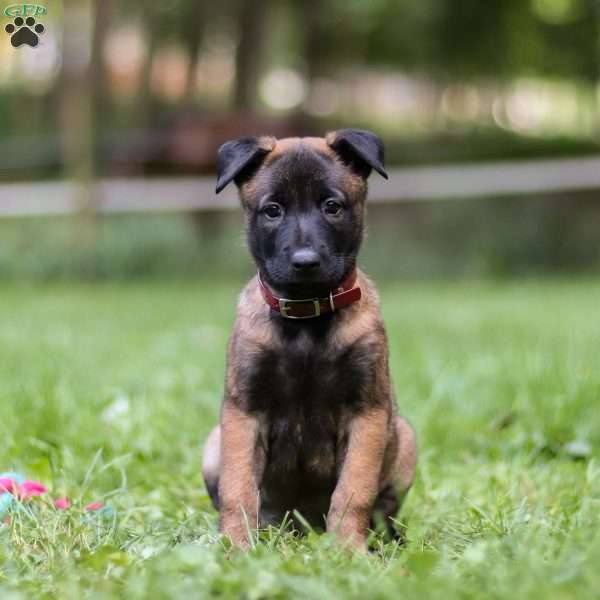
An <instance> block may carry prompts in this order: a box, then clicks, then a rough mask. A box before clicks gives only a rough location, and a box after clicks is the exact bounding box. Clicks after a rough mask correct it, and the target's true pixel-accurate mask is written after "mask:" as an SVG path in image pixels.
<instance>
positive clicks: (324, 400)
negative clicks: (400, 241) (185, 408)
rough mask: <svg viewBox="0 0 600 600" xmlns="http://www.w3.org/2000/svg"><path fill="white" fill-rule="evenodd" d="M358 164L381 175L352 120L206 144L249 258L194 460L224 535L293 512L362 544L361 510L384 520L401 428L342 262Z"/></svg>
mask: <svg viewBox="0 0 600 600" xmlns="http://www.w3.org/2000/svg"><path fill="white" fill-rule="evenodd" d="M372 170H375V171H377V172H378V173H379V174H380V175H382V176H383V177H385V178H387V174H386V172H385V169H384V148H383V144H382V142H381V140H380V139H379V138H378V137H377V136H376V135H375V134H373V133H371V132H368V131H361V130H356V129H345V130H342V131H337V132H334V133H330V134H328V135H327V137H325V138H287V139H281V140H277V139H275V138H272V137H256V138H243V139H239V140H235V141H230V142H227V143H225V144H224V145H223V146H221V148H220V150H219V156H218V181H217V193H218V192H220V191H221V190H222V189H223V188H224V187H225V186H226V185H227V184H228V183H230V182H231V181H234V182H235V183H236V184H237V186H238V188H239V191H240V198H241V202H242V206H243V209H244V214H245V222H246V233H247V240H248V246H249V248H250V252H251V253H252V256H253V258H254V261H255V262H256V266H257V269H258V273H257V275H256V276H255V277H254V278H253V279H252V280H251V281H250V283H249V284H248V285H247V286H246V288H245V289H244V291H243V292H242V294H241V297H240V300H239V304H238V308H237V316H236V321H235V325H234V328H233V334H232V336H231V339H230V342H229V350H228V361H227V374H226V380H225V394H224V400H223V406H222V411H221V419H220V425H219V426H217V427H216V428H215V429H213V431H212V432H211V434H210V436H209V438H208V440H207V442H206V445H205V449H204V459H203V475H204V481H205V483H206V487H207V490H208V493H209V495H210V497H211V499H212V502H213V504H214V506H215V507H216V508H217V509H218V510H219V512H220V530H221V532H222V533H223V534H225V535H227V536H229V537H230V538H231V540H232V542H233V543H234V544H236V545H238V546H241V547H247V546H248V544H249V535H250V532H251V529H252V528H254V527H257V526H264V525H267V524H271V523H272V524H277V523H279V522H281V520H282V519H283V518H284V517H285V516H286V514H287V515H292V514H293V511H298V512H299V513H300V514H301V515H302V516H303V517H304V519H306V520H307V521H308V522H309V523H311V524H313V525H316V526H322V525H325V527H326V530H327V531H328V532H332V533H334V534H335V535H336V536H338V537H339V539H341V540H342V541H343V542H344V543H347V544H349V545H351V546H353V547H356V548H360V549H365V548H366V541H367V535H368V529H369V527H370V526H372V524H373V522H374V518H375V517H377V515H380V517H381V518H383V519H384V520H385V522H386V523H387V524H388V526H391V520H390V519H391V518H392V517H394V516H395V515H396V513H397V511H398V509H399V507H400V505H401V502H402V500H403V498H404V496H405V495H406V493H407V491H408V490H409V488H410V486H411V484H412V481H413V478H414V475H415V468H416V460H417V450H416V442H415V435H414V432H413V430H412V428H411V427H410V425H409V424H408V423H407V421H406V420H405V419H403V418H402V417H401V416H399V415H398V414H397V409H396V400H395V396H394V391H393V388H392V383H391V381H390V374H389V368H388V346H387V340H386V333H385V329H384V325H383V321H382V317H381V314H380V310H379V298H378V295H377V291H376V290H375V287H374V285H373V283H371V281H369V279H367V277H365V275H364V274H363V273H362V272H361V271H359V270H357V267H356V258H357V254H358V251H359V248H360V245H361V241H362V237H363V220H364V211H365V200H366V194H367V178H368V177H369V175H370V173H371V171H372Z"/></svg>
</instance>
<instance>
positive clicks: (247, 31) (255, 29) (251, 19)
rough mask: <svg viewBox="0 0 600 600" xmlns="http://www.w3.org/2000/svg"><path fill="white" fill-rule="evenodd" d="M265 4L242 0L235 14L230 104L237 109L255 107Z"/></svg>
mask: <svg viewBox="0 0 600 600" xmlns="http://www.w3.org/2000/svg"><path fill="white" fill-rule="evenodd" d="M267 7H268V0H242V2H241V6H240V10H239V13H238V39H239V42H238V46H237V49H236V53H235V67H236V69H235V73H236V78H235V88H234V94H233V106H234V108H235V109H236V110H239V111H253V110H254V109H255V108H256V104H257V100H258V82H259V78H260V71H261V67H262V50H263V48H264V43H263V42H264V37H265V36H264V33H265V31H264V30H265V20H266V16H267Z"/></svg>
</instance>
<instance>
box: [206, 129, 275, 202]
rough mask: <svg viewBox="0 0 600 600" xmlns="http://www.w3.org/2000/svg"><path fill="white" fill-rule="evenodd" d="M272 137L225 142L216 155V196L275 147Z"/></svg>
mask: <svg viewBox="0 0 600 600" xmlns="http://www.w3.org/2000/svg"><path fill="white" fill-rule="evenodd" d="M275 143H276V140H275V138H272V137H268V136H265V137H246V138H240V139H239V140H231V141H229V142H225V143H224V144H223V145H222V146H221V147H220V148H219V153H218V155H217V171H218V173H217V188H216V193H217V194H218V193H219V192H220V191H221V190H222V189H223V188H224V187H225V186H226V185H227V184H228V183H229V182H231V181H232V180H234V179H235V180H236V182H237V181H239V180H240V178H241V176H242V175H243V174H244V172H246V171H248V170H249V169H250V168H251V167H253V166H256V165H257V164H258V162H259V161H260V160H261V159H262V158H263V157H264V156H265V155H266V154H268V153H269V152H271V150H273V148H274V147H275Z"/></svg>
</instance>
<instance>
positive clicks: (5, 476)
mask: <svg viewBox="0 0 600 600" xmlns="http://www.w3.org/2000/svg"><path fill="white" fill-rule="evenodd" d="M47 492H48V488H47V487H46V486H45V485H43V484H41V483H40V482H39V481H32V480H29V479H26V478H25V476H24V475H21V473H14V472H8V473H0V519H4V518H5V517H6V515H7V514H8V512H9V510H10V509H11V508H14V507H17V506H20V504H19V502H21V503H23V502H27V501H29V500H30V499H31V498H35V497H37V496H43V495H44V494H46V493H47ZM54 507H55V508H56V509H57V510H68V509H69V508H71V500H70V499H69V498H68V497H66V496H65V497H64V498H58V499H57V500H55V501H54ZM84 510H85V511H86V512H96V513H98V514H101V515H102V516H106V517H112V516H113V515H114V509H113V508H112V507H111V506H105V505H104V504H103V503H102V502H90V503H89V504H86V505H85V507H84Z"/></svg>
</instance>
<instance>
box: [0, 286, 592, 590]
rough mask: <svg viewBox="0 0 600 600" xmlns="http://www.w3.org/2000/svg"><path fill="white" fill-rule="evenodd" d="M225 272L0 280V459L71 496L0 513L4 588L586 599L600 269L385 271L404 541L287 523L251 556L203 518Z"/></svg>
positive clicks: (230, 297) (218, 382)
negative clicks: (416, 277)
mask: <svg viewBox="0 0 600 600" xmlns="http://www.w3.org/2000/svg"><path fill="white" fill-rule="evenodd" d="M238 287H239V286H238V285H233V284H227V283H219V284H217V285H210V286H209V285H203V284H200V283H195V284H192V283H169V284H164V283H163V284H161V283H143V284H142V283H140V284H134V285H131V284H130V285H125V284H121V285H117V284H111V285H108V284H105V285H82V284H60V285H48V286H39V285H38V286H31V287H30V286H25V285H20V286H19V285H4V286H3V287H1V288H0V308H1V310H0V406H1V407H2V413H1V418H0V439H1V440H2V444H1V445H0V471H1V470H8V469H17V470H19V471H22V472H24V473H25V474H26V475H27V476H28V477H30V478H36V479H39V480H41V481H43V482H44V483H46V484H47V485H48V486H49V487H50V493H49V494H48V497H49V498H57V497H59V496H64V495H69V496H70V497H71V498H72V500H73V504H74V506H73V508H72V509H71V510H70V511H64V512H59V511H56V510H55V509H54V508H53V507H52V504H51V502H50V500H49V498H48V499H42V500H38V501H36V502H35V503H34V505H33V506H32V507H30V508H27V507H25V508H23V509H21V510H17V511H16V512H15V513H14V514H13V515H12V519H11V522H10V523H9V524H0V597H2V598H3V599H4V598H6V599H11V600H14V599H21V598H22V599H26V598H42V599H44V598H60V599H61V600H62V599H67V600H68V599H71V598H72V599H80V598H116V597H124V598H128V599H129V598H131V599H136V598H167V597H174V598H185V597H206V596H212V595H214V596H220V597H224V598H237V597H243V598H250V599H252V598H287V597H294V598H310V599H314V598H327V599H329V598H397V597H402V598H444V599H452V598H477V599H479V598H507V599H509V598H510V599H514V598H528V599H530V598H533V599H536V598H540V599H544V600H548V599H549V598H552V599H554V598H578V599H581V598H593V597H597V596H598V589H600V570H599V569H598V564H600V535H599V527H598V526H599V525H600V518H599V517H600V460H599V458H600V451H599V449H600V426H599V425H600V423H599V420H600V415H599V413H598V401H599V399H600V398H599V396H600V370H599V369H598V343H599V340H600V316H599V313H598V298H599V297H600V284H598V283H596V282H592V281H554V282H538V283H535V282H530V283H523V282H520V283H511V284H508V283H507V284H493V283H481V284H474V283H456V284H410V285H398V286H391V285H387V286H382V298H383V304H384V312H385V316H386V321H387V325H388V330H389V335H390V344H391V368H392V371H393V376H394V380H395V385H396V388H397V391H398V397H399V402H400V405H401V410H402V412H403V413H404V414H406V415H407V416H408V417H409V418H410V419H411V421H412V422H413V423H414V425H415V426H416V429H417V431H418V434H419V439H420V447H421V457H420V465H419V472H418V478H417V481H416V484H415V487H414V489H413V491H412V492H411V495H410V496H409V499H408V501H407V503H406V505H405V510H404V512H403V514H402V520H403V522H405V523H406V524H407V526H408V544H407V546H406V547H405V548H398V547H396V546H394V545H393V544H386V543H385V542H384V541H383V540H380V539H375V540H374V543H375V545H376V546H377V551H376V552H374V553H372V554H371V555H370V556H351V555H349V554H347V553H345V552H344V551H342V550H340V549H339V548H337V547H336V546H335V545H333V544H332V543H331V541H330V540H329V539H327V537H326V536H320V537H319V536H317V535H312V534H311V535H309V536H308V537H305V538H301V539H298V538H296V537H294V536H293V535H292V534H291V533H289V532H288V531H286V529H285V527H282V528H281V529H279V530H273V529H272V530H270V531H267V532H264V533H262V534H261V537H260V540H259V541H258V543H257V544H256V547H255V548H254V549H253V550H252V551H251V552H249V553H248V554H240V553H236V552H230V551H229V549H228V546H227V543H226V542H225V541H223V540H221V539H220V538H219V536H218V534H217V530H216V515H215V513H214V511H213V510H212V509H211V508H210V504H209V501H208V498H207V495H206V492H205V490H204V488H203V485H202V482H201V477H200V448H201V443H202V440H203V439H204V438H205V437H206V435H207V433H208V431H209V430H210V428H211V427H212V426H213V424H214V423H215V422H216V420H217V415H218V406H219V403H220V396H221V389H222V380H223V369H224V358H225V345H226V340H227V335H228V330H229V327H230V325H231V320H232V316H233V310H234V303H235V297H236V293H237V289H238ZM94 500H102V501H104V502H106V503H107V504H109V505H110V506H112V507H113V508H114V509H115V512H114V514H113V515H108V516H104V517H103V516H101V515H96V514H88V513H85V512H84V511H83V510H82V506H84V505H85V504H86V503H87V502H91V501H94Z"/></svg>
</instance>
